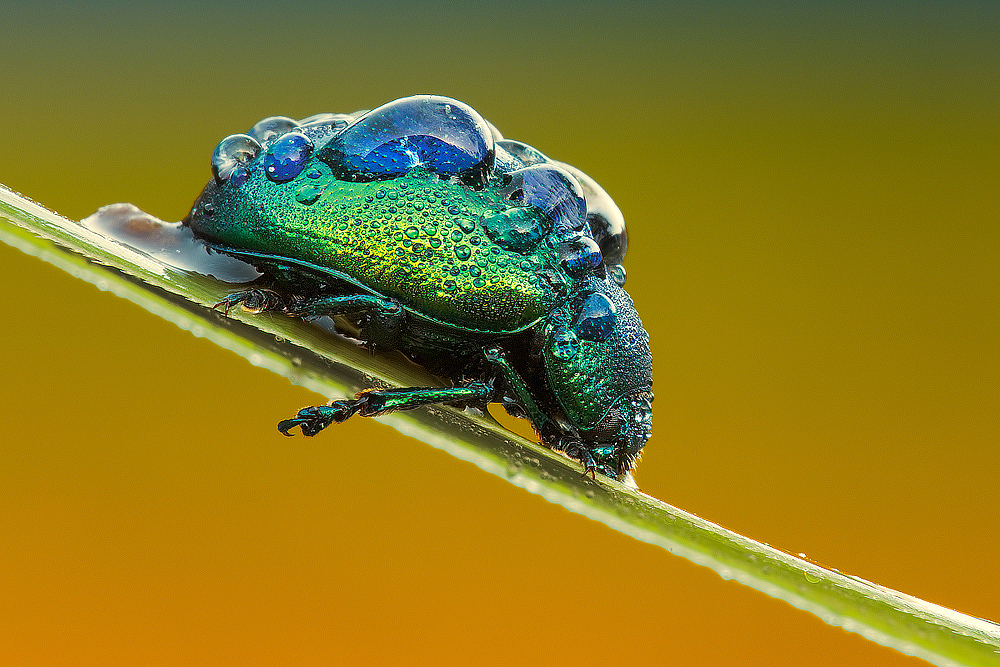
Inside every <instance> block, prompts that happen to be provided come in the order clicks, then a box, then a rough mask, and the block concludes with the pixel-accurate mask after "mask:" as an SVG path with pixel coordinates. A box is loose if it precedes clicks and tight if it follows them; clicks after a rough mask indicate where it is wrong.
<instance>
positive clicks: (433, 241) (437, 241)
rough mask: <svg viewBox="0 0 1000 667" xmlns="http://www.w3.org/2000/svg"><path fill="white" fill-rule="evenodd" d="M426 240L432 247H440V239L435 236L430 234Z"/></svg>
mask: <svg viewBox="0 0 1000 667" xmlns="http://www.w3.org/2000/svg"><path fill="white" fill-rule="evenodd" d="M427 242H428V243H430V244H431V247H432V248H440V247H441V239H439V238H438V237H436V236H432V237H431V238H429V239H427Z"/></svg>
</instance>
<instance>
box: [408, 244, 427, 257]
mask: <svg viewBox="0 0 1000 667" xmlns="http://www.w3.org/2000/svg"><path fill="white" fill-rule="evenodd" d="M411 250H412V251H413V254H414V255H419V254H420V253H422V252H423V251H424V244H423V243H414V244H413V247H412V248H411Z"/></svg>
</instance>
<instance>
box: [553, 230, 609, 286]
mask: <svg viewBox="0 0 1000 667" xmlns="http://www.w3.org/2000/svg"><path fill="white" fill-rule="evenodd" d="M557 252H558V253H559V264H560V266H562V267H563V269H564V270H565V271H566V273H568V274H569V275H571V276H574V277H579V276H582V275H583V274H585V273H587V272H588V271H590V270H592V269H594V268H596V267H597V266H598V265H600V263H601V249H600V248H599V247H598V246H597V243H596V242H595V241H594V239H592V238H590V237H589V236H574V237H571V238H569V239H566V240H565V241H563V242H562V243H560V244H559V247H558V251H557Z"/></svg>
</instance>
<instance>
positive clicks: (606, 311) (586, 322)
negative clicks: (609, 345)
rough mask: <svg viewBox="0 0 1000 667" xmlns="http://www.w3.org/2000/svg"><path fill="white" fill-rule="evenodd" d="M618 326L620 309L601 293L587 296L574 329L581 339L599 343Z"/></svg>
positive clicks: (578, 310)
mask: <svg viewBox="0 0 1000 667" xmlns="http://www.w3.org/2000/svg"><path fill="white" fill-rule="evenodd" d="M617 325H618V308H617V307H616V306H615V304H613V303H612V302H611V299H609V298H608V297H606V296H604V295H603V294H601V293H600V292H591V293H589V294H588V295H586V296H585V297H584V299H583V302H582V303H581V304H580V307H579V308H578V309H577V313H576V320H575V321H574V323H573V328H574V329H575V330H576V333H577V334H579V336H580V337H581V338H584V339H586V340H591V341H594V342H599V341H602V340H604V339H605V338H607V337H608V335H609V334H610V333H611V332H612V331H614V329H615V327H616V326H617Z"/></svg>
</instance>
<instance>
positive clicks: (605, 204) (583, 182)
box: [559, 163, 628, 266]
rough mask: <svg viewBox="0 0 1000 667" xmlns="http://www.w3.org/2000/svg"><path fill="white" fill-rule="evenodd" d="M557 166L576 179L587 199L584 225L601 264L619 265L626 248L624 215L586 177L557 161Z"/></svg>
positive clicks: (626, 236)
mask: <svg viewBox="0 0 1000 667" xmlns="http://www.w3.org/2000/svg"><path fill="white" fill-rule="evenodd" d="M559 166H560V167H562V168H563V169H565V170H566V171H568V172H569V173H571V174H573V176H574V177H576V180H577V181H579V182H580V187H581V188H582V189H583V196H584V197H585V198H586V200H587V224H588V225H589V226H590V232H591V234H593V236H594V240H595V241H597V244H598V245H599V246H601V253H602V254H603V255H604V263H605V264H607V265H608V266H614V265H616V264H621V263H622V260H623V259H624V258H625V252H626V251H627V250H628V233H627V232H626V231H625V217H624V216H623V215H622V212H621V209H619V208H618V206H617V205H616V204H615V202H614V200H613V199H612V198H611V196H610V195H608V193H607V192H605V191H604V188H602V187H601V186H600V185H598V184H597V181H595V180H594V179H592V178H591V177H590V176H587V174H585V173H583V172H582V171H580V170H579V169H577V168H576V167H573V166H571V165H568V164H562V163H560V164H559Z"/></svg>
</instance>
